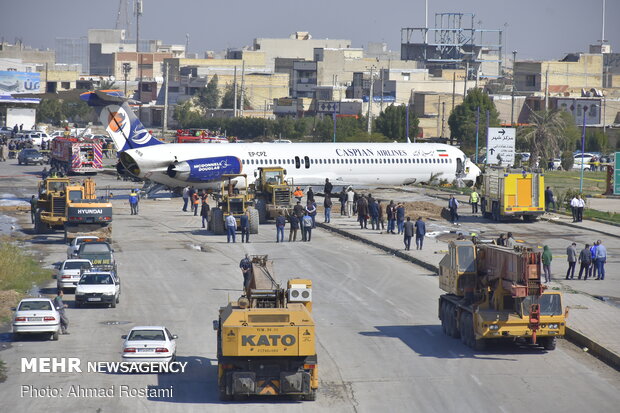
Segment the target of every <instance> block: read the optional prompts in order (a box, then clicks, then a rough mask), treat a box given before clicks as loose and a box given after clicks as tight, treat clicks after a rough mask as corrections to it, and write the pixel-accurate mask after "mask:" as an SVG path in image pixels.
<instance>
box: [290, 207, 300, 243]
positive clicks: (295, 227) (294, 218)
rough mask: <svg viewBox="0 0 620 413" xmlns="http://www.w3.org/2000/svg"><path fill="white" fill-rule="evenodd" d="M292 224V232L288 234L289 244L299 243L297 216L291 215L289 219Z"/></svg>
mask: <svg viewBox="0 0 620 413" xmlns="http://www.w3.org/2000/svg"><path fill="white" fill-rule="evenodd" d="M288 222H289V224H290V226H289V228H290V232H289V234H288V242H291V241H297V230H299V217H298V216H297V215H295V214H291V215H289V217H288Z"/></svg>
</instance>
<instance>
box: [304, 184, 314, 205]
mask: <svg viewBox="0 0 620 413" xmlns="http://www.w3.org/2000/svg"><path fill="white" fill-rule="evenodd" d="M306 200H307V201H312V202H314V191H313V190H312V187H311V186H309V187H308V190H307V191H306Z"/></svg>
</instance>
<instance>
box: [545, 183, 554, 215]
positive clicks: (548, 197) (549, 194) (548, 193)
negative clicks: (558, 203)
mask: <svg viewBox="0 0 620 413" xmlns="http://www.w3.org/2000/svg"><path fill="white" fill-rule="evenodd" d="M551 205H553V212H555V199H554V198H553V191H552V190H551V187H550V186H548V187H547V189H545V210H546V211H549V209H550V208H549V207H550V206H551Z"/></svg>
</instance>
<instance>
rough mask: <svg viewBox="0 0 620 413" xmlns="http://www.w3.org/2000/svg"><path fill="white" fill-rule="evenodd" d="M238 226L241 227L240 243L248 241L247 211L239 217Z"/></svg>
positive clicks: (248, 222) (248, 221)
mask: <svg viewBox="0 0 620 413" xmlns="http://www.w3.org/2000/svg"><path fill="white" fill-rule="evenodd" d="M239 228H240V229H241V243H243V242H244V241H245V242H246V243H249V242H250V218H249V217H248V212H247V211H246V212H245V213H244V214H242V215H241V216H240V217H239Z"/></svg>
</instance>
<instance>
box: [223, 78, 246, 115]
mask: <svg viewBox="0 0 620 413" xmlns="http://www.w3.org/2000/svg"><path fill="white" fill-rule="evenodd" d="M244 91H245V89H244ZM245 92H247V91H245ZM245 92H244V93H243V108H244V109H251V107H250V101H249V100H248V98H247V96H248V95H247V93H245ZM234 103H235V88H234V85H233V84H232V83H228V84H227V85H226V88H225V89H224V96H223V97H222V106H221V108H222V109H234ZM237 108H238V109H240V108H241V87H240V86H238V87H237Z"/></svg>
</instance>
